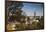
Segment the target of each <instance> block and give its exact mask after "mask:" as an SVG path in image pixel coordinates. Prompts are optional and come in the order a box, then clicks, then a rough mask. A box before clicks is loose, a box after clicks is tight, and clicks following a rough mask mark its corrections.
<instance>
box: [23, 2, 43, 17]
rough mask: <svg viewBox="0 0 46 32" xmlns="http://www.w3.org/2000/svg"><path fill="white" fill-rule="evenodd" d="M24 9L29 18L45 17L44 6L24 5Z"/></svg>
mask: <svg viewBox="0 0 46 32" xmlns="http://www.w3.org/2000/svg"><path fill="white" fill-rule="evenodd" d="M23 5H24V7H23V8H22V10H23V11H24V12H25V13H26V15H27V16H34V12H36V16H43V4H33V3H23Z"/></svg>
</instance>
